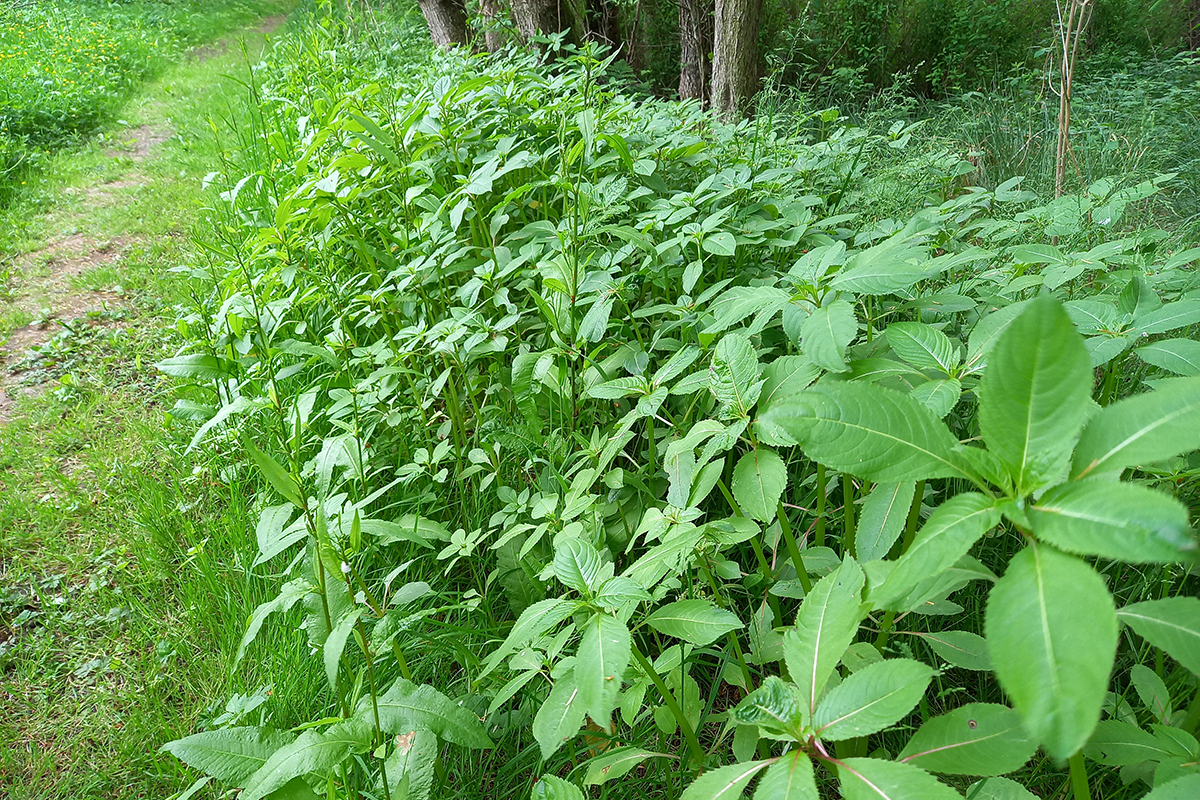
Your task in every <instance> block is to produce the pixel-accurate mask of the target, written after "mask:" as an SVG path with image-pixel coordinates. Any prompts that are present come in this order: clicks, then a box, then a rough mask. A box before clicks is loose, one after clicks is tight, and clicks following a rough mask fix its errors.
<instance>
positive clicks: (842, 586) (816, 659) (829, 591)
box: [783, 559, 864, 714]
mask: <svg viewBox="0 0 1200 800" xmlns="http://www.w3.org/2000/svg"><path fill="white" fill-rule="evenodd" d="M863 581H864V576H863V572H862V568H861V567H859V566H858V564H856V563H855V562H854V561H852V560H850V559H847V560H846V561H845V562H843V563H842V565H841V566H840V567H838V568H837V569H836V570H834V571H833V572H831V573H830V574H828V575H826V576H825V577H824V578H821V580H819V581H817V582H816V583H815V584H814V585H813V588H812V591H811V592H809V593H808V595H807V596H806V597H805V598H804V602H803V603H802V604H801V605H800V613H799V614H798V615H797V617H796V627H794V628H792V629H790V630H788V632H787V633H785V634H784V636H783V654H784V659H785V661H786V663H787V668H788V675H790V676H791V678H792V682H793V683H795V684H796V686H798V687H799V689H800V694H801V696H802V697H803V698H804V704H805V711H806V712H808V713H809V714H811V713H812V711H813V710H814V709H816V707H817V701H818V700H820V699H821V691H822V690H823V689H824V688H825V683H826V682H827V681H828V680H829V676H830V675H832V674H833V670H834V669H835V668H836V667H837V665H838V662H839V661H841V658H842V653H844V652H846V648H847V647H849V646H850V643H851V642H852V641H854V634H855V633H856V632H857V631H858V623H859V621H860V620H861V619H862V610H861V609H862V586H863Z"/></svg>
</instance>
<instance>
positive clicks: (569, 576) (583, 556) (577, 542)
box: [554, 539, 602, 594]
mask: <svg viewBox="0 0 1200 800" xmlns="http://www.w3.org/2000/svg"><path fill="white" fill-rule="evenodd" d="M601 565H602V562H601V560H600V552H599V551H598V550H596V548H595V547H592V545H591V544H590V543H588V542H585V541H584V540H583V539H564V540H562V541H561V542H559V544H558V547H556V548H555V549H554V574H555V576H556V577H557V578H558V579H559V580H560V581H562V583H563V585H564V586H566V587H568V588H571V589H574V590H575V591H577V592H579V593H580V594H588V593H590V592H591V591H592V590H593V589H594V588H597V587H595V586H594V585H593V584H595V583H596V579H597V578H598V577H599V575H600V567H601Z"/></svg>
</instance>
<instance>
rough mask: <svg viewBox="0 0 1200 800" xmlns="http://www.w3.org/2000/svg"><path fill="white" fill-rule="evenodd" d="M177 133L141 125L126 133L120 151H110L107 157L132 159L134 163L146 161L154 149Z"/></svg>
mask: <svg viewBox="0 0 1200 800" xmlns="http://www.w3.org/2000/svg"><path fill="white" fill-rule="evenodd" d="M174 135H175V132H174V131H173V130H171V129H170V128H155V127H152V126H150V125H139V126H137V127H136V128H131V129H130V130H128V131H126V132H125V135H124V136H123V138H122V139H121V140H120V141H119V142H118V144H119V145H120V149H116V148H113V149H109V150H106V151H105V155H107V156H109V157H111V158H132V159H133V160H134V161H145V160H146V159H147V158H149V157H150V154H151V152H153V151H154V148H156V147H158V146H159V145H160V144H162V143H163V142H165V141H168V140H169V139H170V138H171V137H172V136H174Z"/></svg>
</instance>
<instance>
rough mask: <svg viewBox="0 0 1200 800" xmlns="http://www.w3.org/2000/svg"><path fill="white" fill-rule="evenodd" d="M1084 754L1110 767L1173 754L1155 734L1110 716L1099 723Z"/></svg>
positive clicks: (1138, 762) (1084, 749)
mask: <svg viewBox="0 0 1200 800" xmlns="http://www.w3.org/2000/svg"><path fill="white" fill-rule="evenodd" d="M1083 754H1084V755H1085V756H1087V757H1088V758H1090V759H1092V760H1093V761H1099V762H1100V763H1101V764H1106V765H1108V766H1110V767H1124V766H1128V765H1130V764H1140V763H1142V762H1143V761H1147V760H1150V759H1155V760H1157V759H1162V758H1164V757H1168V756H1170V755H1171V753H1170V752H1169V751H1167V750H1165V749H1164V748H1163V746H1162V745H1161V744H1160V743H1159V741H1158V740H1157V739H1155V738H1154V734H1151V733H1148V732H1146V731H1144V730H1142V729H1141V728H1139V727H1138V726H1136V725H1131V724H1129V723H1128V722H1120V721H1118V720H1115V719H1106V720H1104V721H1103V722H1101V723H1100V724H1099V725H1097V726H1096V730H1095V731H1093V732H1092V735H1091V738H1090V739H1088V743H1087V745H1085V746H1084V748H1083Z"/></svg>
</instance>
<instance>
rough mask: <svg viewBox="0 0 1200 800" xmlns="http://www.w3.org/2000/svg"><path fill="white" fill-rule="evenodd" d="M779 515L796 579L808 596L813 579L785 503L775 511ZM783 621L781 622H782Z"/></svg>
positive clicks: (781, 503)
mask: <svg viewBox="0 0 1200 800" xmlns="http://www.w3.org/2000/svg"><path fill="white" fill-rule="evenodd" d="M775 513H776V514H778V515H779V528H780V530H782V531H783V543H784V545H786V546H787V551H788V557H789V558H791V559H792V566H793V567H795V568H796V577H797V578H799V579H800V585H801V586H803V587H804V593H805V594H808V593H809V592H811V591H812V579H811V578H809V577H808V570H806V569H805V568H804V559H803V558H802V557H801V555H800V548H799V547H797V546H796V537H795V536H794V535H792V523H791V521H790V520H789V519H788V515H787V509H786V508H784V507H783V502H782V501H780V503H779V508H778V509H776V511H775ZM782 621H783V620H780V622H782Z"/></svg>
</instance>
